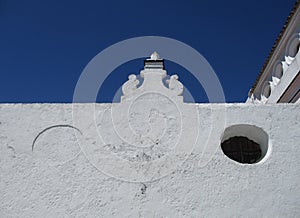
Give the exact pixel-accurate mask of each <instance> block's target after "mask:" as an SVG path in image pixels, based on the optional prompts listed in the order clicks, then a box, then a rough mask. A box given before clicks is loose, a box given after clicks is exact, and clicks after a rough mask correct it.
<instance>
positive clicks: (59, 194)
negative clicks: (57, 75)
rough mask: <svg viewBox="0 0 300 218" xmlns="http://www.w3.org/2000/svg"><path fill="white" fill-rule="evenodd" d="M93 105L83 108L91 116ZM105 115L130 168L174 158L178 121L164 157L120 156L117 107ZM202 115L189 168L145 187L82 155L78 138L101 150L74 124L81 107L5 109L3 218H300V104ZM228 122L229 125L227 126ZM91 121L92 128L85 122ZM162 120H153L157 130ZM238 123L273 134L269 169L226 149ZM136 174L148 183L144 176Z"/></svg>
mask: <svg viewBox="0 0 300 218" xmlns="http://www.w3.org/2000/svg"><path fill="white" fill-rule="evenodd" d="M88 106H89V105H88V104H82V105H80V104H78V105H77V107H78V108H81V109H82V111H86V113H89V111H88V110H85V107H88ZM162 107H164V109H165V112H166V113H167V112H168V110H167V109H168V108H169V109H170V110H169V111H170V113H171V112H172V110H173V109H172V106H170V107H169V106H168V104H166V105H164V106H162ZM95 108H96V115H95V117H96V118H95V125H96V126H99V128H100V129H101V128H102V131H104V132H105V131H107V132H106V133H107V134H106V136H104V140H108V141H110V142H109V143H107V144H106V145H105V146H106V147H105V146H104V147H105V148H107V152H114V153H115V154H116V155H120V157H121V158H122V159H127V161H129V162H130V161H132V162H137V163H141V164H142V163H143V164H144V165H147V163H148V162H151V161H152V160H156V159H160V158H161V157H163V155H164V153H167V152H170V151H169V150H171V149H172V147H170V146H171V144H172V143H171V144H170V143H169V144H168V143H167V141H168V140H169V141H171V142H172V140H177V138H176V137H177V135H178V132H177V131H178V125H179V124H180V123H176V122H175V121H174V122H173V121H172V119H173V118H174V117H173V118H172V117H171V118H168V119H167V122H166V123H167V124H170V125H171V126H173V128H170V129H168V128H166V132H164V135H167V136H168V135H169V136H170V137H165V138H160V139H162V146H161V147H159V143H160V142H154V143H155V144H156V145H157V149H156V150H155V149H152V150H151V149H150V150H151V151H145V152H144V153H143V152H141V151H135V148H134V147H130V146H129V147H128V146H126V145H123V147H122V146H121V147H120V144H118V143H117V139H115V138H114V137H116V136H115V135H114V134H113V133H111V135H110V133H109V132H108V130H107V129H109V122H108V121H105V117H106V116H104V118H103V119H104V120H103V119H102V120H101V119H99V120H98V117H99V116H100V114H102V115H103V114H105V112H106V111H109V110H110V108H111V104H98V105H96V106H95ZM196 108H197V110H196V111H197V113H198V115H199V116H198V117H199V121H198V122H199V129H200V130H199V132H200V133H199V137H198V138H197V142H196V144H195V146H194V149H193V150H192V151H191V153H190V154H188V157H187V159H186V161H184V162H183V164H181V165H178V166H176V169H175V170H173V169H172V170H171V171H170V172H169V173H166V174H165V175H162V176H161V178H158V177H159V175H158V174H157V175H156V174H153V175H154V176H155V179H153V180H151V179H150V180H148V181H146V180H145V181H143V180H142V179H145V178H144V177H143V178H142V177H141V180H139V179H137V180H135V181H129V180H130V179H128V181H124V180H126V179H119V178H118V176H113V175H114V172H113V171H112V170H111V172H107V169H113V167H114V166H113V164H114V163H113V162H110V161H109V160H107V161H105V164H107V165H108V168H104V171H103V170H102V169H101V166H100V165H99V166H97V164H92V163H93V160H92V161H91V160H90V159H89V157H88V155H87V154H85V153H84V152H82V151H81V146H79V144H78V142H77V138H78V137H82V138H83V139H84V140H85V143H86V146H88V145H89V144H91V145H92V144H97V143H98V141H97V140H93V139H92V134H90V132H92V131H93V130H92V128H94V125H92V124H89V123H86V124H84V125H81V126H78V125H76V122H74V123H73V119H72V104H1V105H0V142H1V143H0V217H65V216H66V217H297V216H298V217H299V216H300V182H299V181H300V161H299V159H300V134H299V127H300V113H299V109H300V104H298V105H286V104H276V105H246V104H227V105H223V104H199V105H196ZM224 108H226V112H225V113H223V112H224ZM175 110H176V108H175V109H174V110H173V111H175ZM221 111H223V112H222V113H221ZM175 112H176V111H175ZM151 113H152V115H153V114H154V116H156V117H158V118H157V119H156V120H158V121H159V119H160V118H159V117H160V116H161V117H163V115H160V114H159V112H157V111H155V110H154V111H152V112H151ZM184 113H189V112H188V110H185V112H184ZM212 113H214V114H215V115H216V116H214V118H211V115H212ZM136 114H137V113H136ZM87 115H88V114H87ZM187 115H188V114H187ZM224 115H225V117H226V123H225V124H224V123H222V119H220V117H218V116H224ZM174 116H175V115H174ZM137 117H138V115H137ZM187 117H188V116H187ZM150 118H151V117H150ZM150 118H149V119H150ZM175 118H176V117H175ZM81 119H82V120H81V124H82V123H84V120H85V118H84V116H83V117H81ZM151 119H152V118H151ZM151 119H150V121H151ZM136 120H138V118H137V119H135V121H136ZM153 120H154V121H153ZM156 120H155V119H152V121H153V123H154V124H153V125H155V122H156ZM175 120H176V119H175ZM158 121H157V122H158ZM124 122H125V121H124ZM168 122H169V123H168ZM183 122H184V121H183ZM236 124H250V125H255V126H257V127H259V128H262V129H263V130H264V131H265V132H266V133H267V134H268V137H269V142H268V143H269V144H268V146H269V150H268V155H267V156H266V157H265V158H264V159H263V161H261V162H259V163H257V164H252V165H247V164H239V163H237V162H235V161H232V160H230V159H229V158H228V157H227V156H225V155H224V153H223V151H222V149H221V148H220V141H221V139H222V133H223V132H224V130H225V128H226V127H228V126H231V125H236ZM59 125H61V126H59ZM68 125H72V126H74V127H76V128H78V130H76V129H74V128H71V127H70V126H68ZM134 125H135V122H133V123H132V126H131V127H132V128H133V129H134V128H137V129H139V128H140V127H141V126H145V125H146V124H145V125H141V126H138V124H136V126H134ZM46 128H49V129H48V130H45V129H46ZM185 128H188V127H185ZM189 128H191V129H197V128H196V127H195V126H191V127H189ZM211 128H216V129H217V130H216V131H211ZM43 130H45V131H44V132H42V131H43ZM79 131H81V133H80V132H79ZM145 131H146V130H145ZM174 132H175V133H174ZM209 133H211V134H209ZM39 134H40V135H39ZM142 134H143V132H141V135H142ZM153 134H158V135H159V132H158V133H155V131H154V133H153ZM38 135H39V136H38ZM76 135H77V138H76ZM37 136H38V137H37ZM208 136H209V137H208ZM36 137H37V138H36ZM105 137H106V139H105ZM187 137H189V136H188V135H187ZM205 137H206V138H205ZM34 139H36V140H35V143H34V148H33V150H32V144H33V141H34ZM164 140H165V142H166V143H165V144H163V141H164ZM144 141H147V140H146V139H145V140H144ZM144 141H143V142H144ZM184 142H186V143H188V142H189V140H188V139H186V141H184V140H183V143H184ZM206 142H207V143H206ZM114 143H115V144H114ZM203 145H207V146H206V147H205V146H203ZM154 147H155V146H154ZM139 149H140V150H141V149H142V150H143V148H139ZM145 149H146V148H145ZM147 149H148V150H149V148H147ZM147 152H149V153H147ZM151 152H152V153H151ZM94 154H95V155H94V156H97V153H94ZM176 155H180V154H179V153H178V152H177V153H176ZM180 160H181V159H180ZM203 160H205V161H203ZM139 161H140V162H139ZM147 161H148V162H147ZM170 161H172V160H170ZM136 166H137V165H134V166H133V167H136ZM99 167H100V169H99ZM109 167H110V168H109ZM115 167H116V168H118V169H116V170H119V171H120V172H121V171H122V170H124V171H122V172H123V173H124V172H125V173H124V175H123V174H122V176H126V174H128V175H129V174H130V173H131V170H130V168H129V169H123V168H125V167H128V166H127V165H124V166H115ZM105 169H106V171H105ZM149 169H150V168H149ZM150 171H151V170H149V172H150ZM136 172H137V174H136V175H137V176H139V174H138V173H139V172H140V171H136ZM142 172H143V171H142ZM164 172H167V170H165V171H164ZM143 173H144V174H145V173H146V172H143ZM153 175H152V176H153ZM128 178H131V179H132V177H130V176H129V177H128ZM153 178H154V177H153Z"/></svg>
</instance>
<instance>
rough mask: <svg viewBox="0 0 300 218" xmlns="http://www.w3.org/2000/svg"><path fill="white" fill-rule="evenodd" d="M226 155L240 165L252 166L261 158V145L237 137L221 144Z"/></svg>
mask: <svg viewBox="0 0 300 218" xmlns="http://www.w3.org/2000/svg"><path fill="white" fill-rule="evenodd" d="M221 148H222V150H223V152H224V154H225V155H226V156H227V157H229V158H230V159H232V160H235V161H237V162H240V163H247V164H252V163H256V162H257V161H258V160H259V159H260V158H261V148H260V146H259V144H257V143H256V142H254V141H252V140H250V139H248V138H247V137H243V136H235V137H231V138H229V139H227V140H226V141H224V142H223V143H222V144H221Z"/></svg>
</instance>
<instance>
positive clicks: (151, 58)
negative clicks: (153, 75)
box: [150, 51, 160, 61]
mask: <svg viewBox="0 0 300 218" xmlns="http://www.w3.org/2000/svg"><path fill="white" fill-rule="evenodd" d="M158 59H160V57H159V54H158V53H157V52H156V51H155V52H153V53H152V54H151V56H150V60H155V61H157V60H158Z"/></svg>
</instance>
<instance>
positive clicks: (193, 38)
mask: <svg viewBox="0 0 300 218" xmlns="http://www.w3.org/2000/svg"><path fill="white" fill-rule="evenodd" d="M294 2H295V1H294V0H260V1H259V0H253V1H211V0H210V1H209V0H203V1H202V0H186V1H182V0H181V1H176V0H174V1H150V0H149V1H142V0H139V1H96V0H95V1H71V0H70V1H67V0H59V1H56V0H51V1H50V0H43V1H41V0H26V1H20V0H19V1H16V0H0V73H1V79H0V93H1V94H0V102H72V97H73V91H74V88H75V85H76V82H77V80H78V78H79V76H80V74H81V72H82V70H83V69H84V67H85V66H86V65H87V64H88V62H89V61H90V60H91V59H92V58H93V57H94V56H95V55H97V54H98V53H99V52H101V51H102V50H103V49H105V48H106V47H108V46H110V45H112V44H114V43H117V42H119V41H121V40H124V39H128V38H131V37H137V36H149V35H153V36H165V37H170V38H174V39H177V40H180V41H182V42H184V43H186V44H188V45H190V46H192V47H193V48H195V49H196V50H197V51H199V52H200V53H201V54H202V55H203V56H204V57H205V58H206V59H207V60H208V61H209V63H210V64H211V66H212V67H213V69H214V70H215V72H216V73H217V75H218V77H219V80H220V82H221V84H222V86H223V90H224V92H225V97H226V101H227V102H244V101H245V100H246V98H247V94H248V91H249V89H250V88H251V86H252V85H253V83H254V81H255V79H256V77H257V75H258V73H259V71H260V69H261V67H262V65H263V63H264V61H265V59H266V57H267V55H268V53H269V52H270V50H271V47H272V45H273V43H274V41H275V39H276V38H277V36H278V34H279V32H280V30H281V28H282V26H283V25H284V22H285V20H286V18H287V16H288V14H289V13H290V11H291V9H292V7H293V5H294ZM157 50H159V49H157ZM112 58H113V57H112ZM187 58H188V57H187ZM142 67H143V62H142V59H138V60H136V61H131V62H129V63H127V64H124V65H122V66H120V67H119V68H118V69H116V70H115V71H114V72H112V74H111V75H110V77H108V78H107V80H106V81H105V83H104V85H103V86H102V87H101V89H100V92H99V97H98V101H99V102H109V101H111V99H112V97H113V96H114V93H115V92H116V90H117V89H118V88H119V87H120V86H121V85H122V83H123V82H125V81H126V78H127V75H128V74H131V73H136V74H138V73H139V70H140V69H141V68H142ZM166 67H167V70H168V73H169V74H173V73H177V74H178V75H179V77H180V80H181V81H182V82H183V83H184V85H185V86H187V87H188V88H189V89H190V91H191V93H192V95H193V96H194V98H195V100H196V101H197V102H207V98H206V96H205V92H204V91H203V90H202V88H201V86H200V85H199V83H198V82H197V81H195V79H194V78H193V77H192V76H191V75H190V73H189V72H185V70H184V69H183V68H181V67H179V66H177V65H176V64H174V63H172V62H167V63H166ZM172 71H174V72H172ZM175 71H176V72H175Z"/></svg>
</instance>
